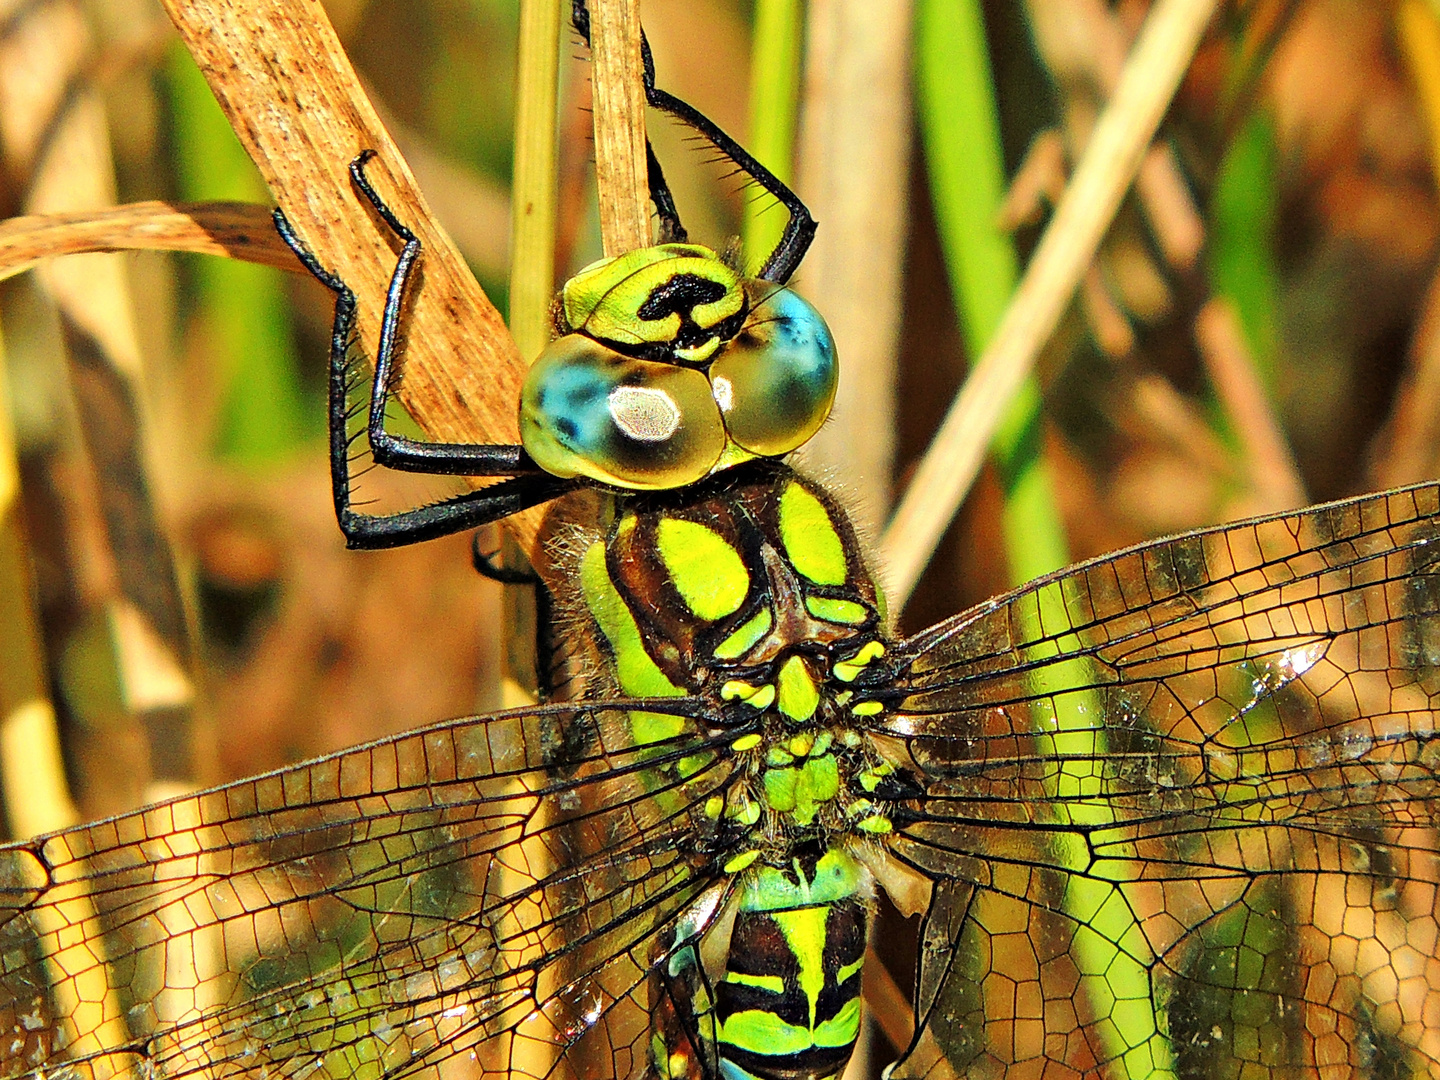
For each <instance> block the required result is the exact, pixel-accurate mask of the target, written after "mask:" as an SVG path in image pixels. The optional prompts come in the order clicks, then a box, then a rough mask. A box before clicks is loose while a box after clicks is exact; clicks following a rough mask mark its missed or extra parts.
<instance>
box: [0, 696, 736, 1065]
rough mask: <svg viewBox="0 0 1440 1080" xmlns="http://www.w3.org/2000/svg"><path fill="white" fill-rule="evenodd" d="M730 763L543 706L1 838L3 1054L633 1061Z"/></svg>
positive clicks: (605, 714)
mask: <svg viewBox="0 0 1440 1080" xmlns="http://www.w3.org/2000/svg"><path fill="white" fill-rule="evenodd" d="M618 704H621V705H623V704H625V703H623V702H622V703H618ZM651 706H652V709H654V710H655V711H658V710H659V709H661V708H663V709H667V710H672V711H683V710H684V709H685V708H686V707H687V702H685V701H678V702H676V701H671V702H669V703H667V704H666V705H664V706H655V705H654V704H653V703H651ZM682 756H683V757H684V758H685V759H686V768H685V770H684V771H685V775H686V779H684V780H680V779H677V775H678V773H677V770H675V769H667V768H666V763H667V762H668V763H671V764H673V762H674V761H676V760H677V759H679V758H680V757H682ZM727 774H728V764H727V762H726V759H725V758H724V757H723V755H722V754H720V753H718V752H714V751H712V750H711V749H710V748H708V747H707V745H706V744H705V743H704V742H703V740H702V739H701V738H700V737H699V736H697V735H682V736H680V737H679V738H677V739H674V740H671V741H669V742H668V743H663V744H655V745H652V746H648V747H645V748H644V749H643V750H641V749H637V748H635V747H634V746H633V745H632V743H631V739H630V736H629V723H628V720H627V717H626V715H625V714H624V713H623V712H620V711H615V710H614V709H607V710H599V709H596V710H590V709H580V708H577V707H575V706H571V707H569V708H560V707H552V708H544V707H542V708H539V709H535V710H530V711H520V712H512V713H505V714H500V715H497V716H493V717H481V718H477V719H469V720H460V721H453V722H450V723H448V724H444V725H441V726H437V727H434V728H430V729H428V730H424V731H420V732H417V733H414V734H408V735H405V736H402V737H399V738H395V739H390V740H386V741H383V742H379V743H376V744H373V745H371V746H367V747H361V748H359V749H356V750H350V751H346V752H344V753H340V754H336V755H334V756H332V757H328V758H324V759H321V760H319V761H315V762H312V763H309V764H306V765H302V766H298V767H295V768H291V769H286V770H283V771H280V772H276V773H272V774H269V775H267V776H263V777H260V778H258V779H255V780H247V781H244V782H241V783H237V784H232V785H229V786H227V787H222V788H218V789H215V790H213V791H209V792H205V793H202V794H199V795H196V796H193V797H188V798H183V799H179V800H176V801H174V802H171V803H167V804H164V805H161V806H157V807H153V808H151V809H148V810H144V811H140V812H137V813H133V814H128V815H125V816H122V817H118V818H114V819H112V820H110V821H106V822H101V823H99V824H95V825H87V826H84V827H81V828H77V829H71V830H68V831H66V832H63V833H58V834H55V835H53V836H50V837H47V838H42V839H40V840H37V841H35V842H33V843H28V844H21V845H14V846H10V847H5V848H0V1024H3V1028H0V1075H3V1076H6V1077H11V1076H17V1075H24V1074H31V1075H35V1076H40V1075H48V1076H56V1075H65V1076H77V1077H111V1076H126V1077H151V1076H154V1077H160V1076H164V1077H181V1076H204V1077H207V1078H215V1077H229V1076H238V1075H242V1074H243V1075H253V1076H267V1077H295V1078H302V1077H309V1076H321V1077H335V1078H342V1077H343V1078H351V1077H358V1078H379V1077H391V1076H430V1077H440V1076H442V1075H443V1076H444V1077H446V1078H447V1080H449V1078H453V1077H470V1076H475V1077H479V1076H486V1075H502V1074H503V1075H506V1076H532V1077H546V1076H550V1075H559V1076H576V1077H605V1078H610V1077H625V1076H634V1075H638V1074H639V1073H640V1072H641V1071H642V1070H643V1068H644V1063H645V1049H646V1047H645V1039H646V1036H647V1034H648V1004H647V994H646V989H645V979H646V972H647V969H648V967H649V966H650V964H651V963H652V962H653V958H654V957H655V956H656V955H657V951H662V950H663V948H664V946H665V943H666V940H667V938H666V935H667V934H669V933H671V932H672V928H673V926H674V924H675V923H676V920H677V919H678V918H679V917H680V916H681V915H682V914H685V913H686V912H687V910H689V909H690V908H692V906H693V905H694V903H695V902H696V900H697V899H698V898H700V897H701V896H702V895H703V894H704V892H705V890H706V888H707V886H709V885H710V883H711V881H712V880H713V879H714V878H715V877H717V876H718V875H716V874H714V873H712V866H713V865H714V864H713V861H712V855H713V853H711V854H707V853H706V852H705V851H704V850H703V848H704V845H703V844H699V843H697V835H698V834H697V833H696V832H695V831H694V830H693V829H692V817H695V818H697V819H703V811H702V810H701V809H699V808H700V807H703V804H704V802H705V800H706V799H707V798H708V797H709V795H710V794H711V793H712V792H713V791H715V790H716V789H717V788H718V787H720V786H722V785H723V784H724V783H725V780H726V777H727ZM696 827H697V828H698V826H696ZM719 857H720V858H721V861H723V856H719ZM690 918H691V920H692V921H693V918H694V916H693V915H692V916H690Z"/></svg>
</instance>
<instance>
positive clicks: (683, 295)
mask: <svg viewBox="0 0 1440 1080" xmlns="http://www.w3.org/2000/svg"><path fill="white" fill-rule="evenodd" d="M725 292H726V290H725V286H724V284H723V283H721V282H719V281H712V280H711V279H710V278H705V277H701V276H700V275H699V274H676V275H675V276H674V277H672V278H670V279H668V280H667V281H666V282H665V284H663V285H657V286H656V287H655V288H653V289H651V290H650V295H649V296H647V297H646V298H645V302H644V303H643V304H641V305H640V307H639V308H637V309H636V311H635V314H636V315H638V316H640V318H642V319H644V320H646V321H647V322H649V321H652V320H656V319H664V318H666V317H667V316H670V315H679V316H680V317H681V318H682V319H687V318H688V317H689V315H690V312H691V310H692V309H694V308H695V307H696V306H698V305H700V304H713V303H714V302H715V301H716V300H719V299H720V298H721V297H723V296H724V295H725Z"/></svg>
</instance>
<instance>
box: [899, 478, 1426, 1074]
mask: <svg viewBox="0 0 1440 1080" xmlns="http://www.w3.org/2000/svg"><path fill="white" fill-rule="evenodd" d="M896 664H897V668H896V669H895V670H894V671H892V673H891V674H892V675H893V677H894V678H895V680H896V682H895V684H894V685H893V686H891V687H890V688H889V690H888V691H886V690H877V691H876V692H877V693H882V692H888V693H890V695H891V698H890V700H891V702H892V705H893V709H892V711H890V712H889V713H888V715H887V716H886V717H885V719H884V720H883V721H880V722H877V723H876V724H875V726H874V729H873V731H872V735H873V737H874V738H875V741H876V744H877V745H878V746H879V747H880V748H881V751H882V752H883V753H886V754H887V755H888V756H889V757H890V758H891V760H892V761H893V762H894V764H895V765H896V766H897V767H898V768H899V769H900V770H901V771H902V773H903V774H904V775H905V776H906V777H907V778H908V784H909V785H910V786H909V789H908V791H909V795H908V797H906V798H905V799H904V801H903V802H901V803H900V804H899V806H897V812H896V815H895V832H894V834H893V836H892V839H891V851H892V853H893V854H894V855H895V856H896V857H898V858H899V859H901V860H902V861H904V862H906V863H909V864H910V865H911V866H913V867H915V868H918V869H920V870H921V871H922V872H924V873H925V874H926V875H928V876H929V877H930V878H931V879H932V880H934V881H935V882H936V883H937V885H936V888H935V892H934V896H933V899H932V902H931V907H930V913H929V916H928V918H927V921H926V931H925V940H924V942H923V947H922V958H921V971H920V976H919V987H918V996H917V997H918V1002H919V1008H918V1010H917V1012H918V1015H919V1018H920V1032H919V1035H918V1037H917V1040H916V1043H915V1044H914V1046H913V1047H912V1049H911V1053H910V1055H909V1057H908V1058H907V1059H906V1060H905V1061H904V1062H902V1063H901V1065H900V1067H899V1068H898V1069H897V1071H896V1075H897V1077H907V1076H928V1077H936V1076H942V1075H944V1074H945V1073H946V1072H947V1071H955V1072H957V1073H959V1072H966V1073H967V1074H968V1075H974V1076H985V1075H997V1076H999V1075H1007V1074H1008V1073H1009V1069H1010V1067H1011V1066H1014V1065H1016V1064H1020V1063H1025V1065H1026V1068H1025V1070H1024V1072H1023V1073H1020V1074H1019V1075H1029V1074H1030V1073H1031V1072H1038V1071H1046V1070H1047V1069H1054V1068H1056V1067H1059V1068H1060V1071H1061V1072H1065V1071H1067V1070H1076V1071H1081V1072H1083V1071H1086V1070H1094V1069H1096V1068H1098V1067H1100V1066H1102V1065H1103V1066H1104V1069H1105V1071H1106V1074H1107V1075H1109V1076H1128V1077H1131V1078H1138V1077H1140V1076H1154V1077H1160V1076H1176V1075H1179V1076H1188V1075H1195V1076H1199V1075H1203V1076H1207V1077H1208V1076H1240V1075H1256V1076H1266V1075H1278V1074H1279V1073H1280V1072H1282V1071H1285V1070H1286V1069H1292V1068H1295V1067H1297V1066H1300V1067H1306V1068H1320V1069H1322V1070H1323V1069H1326V1068H1335V1069H1339V1070H1343V1071H1347V1072H1350V1071H1355V1070H1360V1071H1363V1072H1365V1073H1367V1074H1369V1073H1372V1072H1375V1071H1376V1070H1379V1071H1382V1072H1383V1071H1385V1070H1388V1069H1391V1068H1394V1069H1397V1070H1398V1071H1400V1072H1408V1071H1412V1070H1415V1069H1419V1070H1420V1071H1430V1072H1433V1071H1434V1070H1435V1069H1436V1067H1437V1062H1440V902H1437V886H1440V869H1437V861H1440V859H1437V848H1440V845H1437V837H1436V832H1435V825H1434V822H1435V810H1436V807H1437V803H1440V725H1437V718H1436V715H1435V712H1434V709H1435V704H1436V700H1437V697H1436V695H1437V693H1440V489H1437V488H1436V487H1435V486H1433V485H1428V486H1423V487H1418V488H1412V489H1408V490H1402V491H1395V492H1389V493H1386V494H1383V495H1378V496H1371V497H1367V498H1363V499H1358V500H1352V501H1349V502H1346V503H1341V504H1335V505H1333V506H1329V507H1320V508H1315V509H1312V510H1308V511H1305V512H1303V513H1298V514H1293V515H1288V516H1282V517H1274V518H1268V519H1262V520H1257V521H1253V522H1247V523H1242V524H1238V525H1231V526H1227V527H1224V528H1219V529H1213V530H1207V531H1204V532H1200V533H1195V534H1190V535H1187V536H1182V537H1177V538H1172V539H1168V540H1162V541H1157V542H1154V543H1150V544H1145V545H1142V546H1140V547H1137V548H1134V549H1131V550H1129V551H1127V552H1122V553H1121V554H1119V555H1116V556H1112V557H1110V558H1106V559H1102V560H1097V561H1094V562H1091V563H1088V564H1083V565H1081V566H1079V567H1076V568H1074V569H1071V570H1068V571H1064V572H1062V573H1060V574H1056V575H1053V576H1051V577H1049V578H1046V579H1042V580H1040V581H1038V582H1036V583H1034V584H1032V585H1030V586H1027V587H1025V588H1024V589H1021V590H1019V591H1017V592H1015V593H1012V594H1010V595H1009V596H1007V597H1004V598H1002V599H1001V600H999V601H997V602H994V603H992V604H990V605H987V606H985V607H984V608H982V609H980V610H978V611H977V612H973V613H969V614H967V615H963V616H960V617H957V618H956V619H953V620H950V621H949V622H947V623H943V624H941V625H939V626H937V627H935V628H934V629H932V630H930V631H926V632H925V633H923V634H921V635H918V636H917V637H916V638H913V639H911V640H910V641H908V642H905V643H903V644H902V645H901V646H900V647H899V649H898V650H896ZM878 685H879V684H878V683H877V686H878Z"/></svg>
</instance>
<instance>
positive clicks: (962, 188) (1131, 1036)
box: [916, 0, 1174, 1080]
mask: <svg viewBox="0 0 1440 1080" xmlns="http://www.w3.org/2000/svg"><path fill="white" fill-rule="evenodd" d="M917 15H918V23H917V27H916V63H917V71H916V92H917V96H918V99H919V100H918V109H919V117H920V129H921V137H922V139H923V142H924V148H925V155H926V164H927V166H928V169H929V173H930V184H931V197H932V201H933V203H934V206H935V216H936V223H937V226H938V229H939V233H940V243H941V247H942V250H943V252H944V255H945V262H946V266H947V268H948V269H949V273H950V281H951V287H952V289H953V291H954V296H955V309H956V312H957V314H958V316H959V320H960V328H961V332H962V333H963V334H964V336H965V341H966V345H967V348H968V349H969V352H970V355H971V356H978V355H979V354H980V353H981V351H982V350H983V349H984V347H985V345H986V343H987V342H988V341H989V339H990V336H991V335H992V334H993V333H994V331H995V328H996V326H997V325H998V324H999V321H1000V317H1001V314H1002V313H1003V312H1004V310H1005V306H1006V304H1008V303H1009V300H1010V296H1011V294H1012V293H1013V292H1014V289H1015V285H1016V283H1017V281H1018V277H1019V274H1018V266H1019V260H1018V258H1017V256H1016V253H1015V248H1014V244H1013V243H1012V241H1011V239H1010V237H1009V236H1007V235H1006V234H1004V233H1002V232H1001V231H1000V229H999V227H998V225H997V217H998V213H999V209H1000V205H1001V200H1002V199H1003V196H1004V192H1005V169H1004V160H1003V152H1002V144H1001V141H1000V122H999V114H998V110H997V108H996V103H995V93H994V86H993V82H992V79H991V74H990V65H989V56H988V45H987V41H986V37H985V24H984V19H983V14H982V10H981V5H980V3H979V0H919V4H918V10H917ZM1041 431H1042V428H1041V395H1040V388H1039V384H1038V382H1037V381H1036V380H1035V379H1034V378H1033V377H1031V378H1030V379H1028V380H1027V381H1026V382H1025V384H1024V386H1023V388H1022V390H1021V392H1020V393H1019V394H1018V395H1017V397H1016V399H1015V401H1014V402H1013V403H1012V404H1011V405H1010V407H1009V409H1008V410H1007V413H1006V415H1005V418H1004V420H1003V422H1002V424H1001V426H1000V429H999V431H998V432H997V434H996V438H995V443H994V445H993V447H992V454H993V455H994V458H995V461H996V464H997V467H998V471H999V474H1000V478H1001V482H1002V484H1003V485H1004V489H1005V509H1004V536H1005V548H1006V553H1007V556H1008V559H1009V563H1010V574H1011V578H1012V580H1014V581H1016V582H1020V581H1026V580H1029V579H1030V578H1033V577H1036V576H1038V575H1040V574H1044V573H1047V572H1049V571H1052V570H1056V569H1059V568H1060V567H1062V566H1064V565H1065V564H1066V563H1068V562H1069V549H1068V544H1067V543H1066V537H1065V529H1064V523H1063V522H1062V521H1061V520H1060V517H1059V514H1058V511H1057V509H1056V506H1055V500H1054V481H1053V478H1052V476H1051V474H1050V470H1049V468H1048V466H1047V464H1046V462H1045V459H1044V456H1043V455H1042V453H1041ZM1037 605H1038V606H1037V608H1036V610H1034V611H1032V612H1031V613H1030V616H1029V621H1030V622H1031V623H1032V624H1033V625H1032V626H1031V627H1030V628H1029V629H1032V630H1037V629H1038V628H1039V627H1040V626H1042V625H1043V626H1045V627H1054V626H1057V625H1065V623H1064V618H1065V609H1064V604H1063V598H1062V597H1061V596H1059V595H1058V593H1056V592H1055V590H1054V589H1046V590H1042V592H1041V594H1040V595H1039V596H1038V597H1037ZM1080 645H1081V642H1080V641H1079V640H1078V639H1076V640H1073V641H1065V640H1064V639H1062V640H1060V641H1059V642H1057V643H1056V648H1057V649H1065V648H1067V647H1069V648H1079V647H1080ZM1074 662H1075V663H1082V662H1083V661H1079V660H1076V661H1074ZM1088 681H1089V680H1087V679H1083V678H1082V679H1080V680H1078V681H1077V682H1075V683H1072V685H1082V686H1083V685H1086V683H1087V682H1088ZM1033 689H1034V691H1035V692H1037V693H1041V694H1043V693H1045V692H1046V690H1047V687H1045V686H1036V687H1034V688H1033ZM1092 698H1093V695H1091V694H1071V695H1067V696H1065V697H1056V698H1053V699H1052V700H1053V702H1054V714H1053V716H1052V717H1051V718H1050V721H1049V723H1048V724H1047V726H1046V730H1045V731H1043V732H1040V731H1037V732H1036V733H1035V734H1036V735H1037V737H1038V738H1037V743H1038V745H1037V750H1038V751H1040V752H1042V753H1046V752H1048V753H1051V754H1056V755H1060V756H1062V757H1063V758H1064V759H1065V761H1064V763H1063V764H1062V766H1061V768H1060V769H1058V770H1056V774H1055V776H1054V777H1053V779H1052V781H1051V783H1050V785H1049V787H1050V795H1051V798H1052V799H1055V800H1057V811H1056V813H1057V815H1059V816H1061V818H1062V820H1063V821H1065V822H1066V823H1073V824H1075V825H1077V826H1080V827H1082V828H1096V827H1100V828H1103V827H1104V826H1105V825H1106V824H1108V823H1109V822H1111V821H1112V820H1113V817H1112V815H1111V813H1110V811H1109V808H1108V807H1107V806H1106V805H1105V803H1104V801H1103V800H1102V799H1098V798H1097V799H1091V798H1089V795H1090V794H1092V793H1093V792H1094V791H1097V790H1098V788H1099V786H1100V779H1101V778H1100V776H1099V774H1098V770H1099V769H1100V768H1101V767H1102V765H1101V763H1102V762H1103V761H1104V760H1105V756H1106V745H1105V732H1104V724H1103V721H1102V722H1097V720H1096V717H1097V716H1098V715H1099V714H1098V712H1097V711H1096V708H1095V706H1096V702H1095V701H1093V700H1091V699H1092ZM1056 844H1057V847H1058V848H1059V849H1060V851H1059V854H1060V857H1061V859H1062V861H1063V862H1064V864H1066V865H1070V866H1073V867H1075V868H1076V869H1077V870H1078V869H1079V868H1081V867H1083V866H1084V865H1085V861H1084V860H1085V850H1084V849H1085V845H1084V843H1083V840H1082V838H1081V836H1080V834H1079V833H1078V832H1077V833H1075V834H1072V835H1070V836H1066V835H1064V834H1061V837H1060V839H1058V840H1057V841H1056ZM1064 897H1065V898H1064V900H1063V906H1064V909H1065V911H1066V913H1067V914H1068V915H1070V917H1071V918H1073V919H1074V920H1075V922H1076V925H1077V932H1076V934H1075V938H1074V940H1073V943H1072V953H1073V955H1074V957H1075V959H1076V961H1077V963H1078V964H1079V965H1080V968H1081V971H1082V973H1083V974H1082V979H1081V985H1082V986H1083V987H1084V991H1085V995H1086V998H1087V1001H1088V1002H1089V1003H1090V1006H1091V1008H1093V1009H1094V1010H1095V1013H1096V1015H1097V1016H1099V1017H1102V1019H1101V1020H1100V1021H1099V1022H1097V1023H1096V1025H1095V1026H1096V1030H1097V1033H1098V1035H1099V1037H1100V1040H1101V1042H1102V1045H1103V1047H1104V1050H1105V1052H1106V1056H1107V1057H1109V1058H1113V1059H1115V1060H1116V1062H1117V1064H1118V1065H1119V1066H1120V1072H1123V1074H1124V1075H1126V1076H1127V1077H1129V1078H1130V1080H1139V1078H1140V1077H1163V1076H1170V1075H1173V1071H1174V1066H1173V1054H1172V1052H1171V1049H1170V1046H1169V1043H1168V1040H1167V1039H1166V1038H1165V1036H1164V1035H1163V1034H1162V1032H1163V1030H1164V1026H1163V1023H1162V1021H1161V1019H1160V1018H1159V1017H1157V1015H1156V1012H1155V1010H1154V1008H1153V1007H1152V1005H1151V1001H1150V985H1149V979H1148V975H1147V971H1146V961H1147V960H1148V959H1149V958H1148V957H1146V956H1143V955H1135V954H1134V953H1132V952H1131V951H1129V948H1128V946H1129V945H1130V943H1131V942H1133V941H1135V940H1136V939H1140V940H1143V938H1142V937H1141V935H1139V934H1138V933H1137V931H1138V925H1137V924H1136V922H1135V919H1134V916H1133V914H1132V913H1131V910H1130V908H1129V906H1128V905H1127V904H1125V903H1124V898H1123V897H1122V896H1121V895H1120V892H1119V890H1118V888H1117V887H1116V886H1115V885H1113V884H1111V883H1109V882H1104V881H1099V880H1095V879H1093V878H1089V877H1085V876H1082V875H1080V874H1076V875H1073V876H1072V877H1071V878H1070V880H1069V882H1068V884H1067V886H1066V888H1065V894H1064ZM1118 1074H1119V1073H1117V1075H1118Z"/></svg>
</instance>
